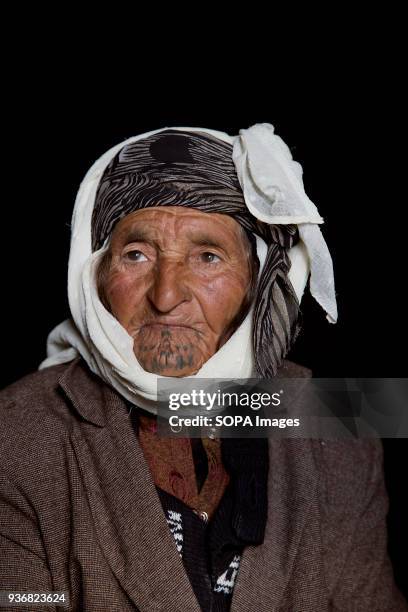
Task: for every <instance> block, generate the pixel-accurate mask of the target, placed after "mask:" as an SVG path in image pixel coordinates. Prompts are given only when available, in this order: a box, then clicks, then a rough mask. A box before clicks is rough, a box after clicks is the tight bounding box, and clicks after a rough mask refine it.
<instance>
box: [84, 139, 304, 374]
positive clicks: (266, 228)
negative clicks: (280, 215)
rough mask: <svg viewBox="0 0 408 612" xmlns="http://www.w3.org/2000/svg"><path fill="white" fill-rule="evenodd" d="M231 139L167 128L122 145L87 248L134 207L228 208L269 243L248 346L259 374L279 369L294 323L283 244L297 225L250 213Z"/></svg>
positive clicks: (96, 245)
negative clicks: (274, 222) (273, 222)
mask: <svg viewBox="0 0 408 612" xmlns="http://www.w3.org/2000/svg"><path fill="white" fill-rule="evenodd" d="M232 150H233V147H232V145H231V144H229V143H227V142H224V141H221V140H220V139H218V138H216V137H214V136H212V135H211V134H208V133H203V132H198V131H194V132H189V131H180V130H172V129H166V130H163V131H161V132H158V133H155V134H152V135H150V136H148V137H147V138H143V139H140V140H137V141H136V142H132V143H130V144H128V145H126V146H124V147H123V148H122V149H121V150H120V151H119V152H118V153H117V154H116V155H115V156H114V157H113V159H112V160H111V162H110V163H109V165H108V166H107V167H106V169H105V171H104V173H103V175H102V177H101V179H100V182H99V185H98V189H97V192H96V197H95V205H94V208H93V213H92V222H91V231H92V251H97V250H98V249H100V248H101V247H102V246H104V245H105V244H106V243H107V242H108V241H109V238H110V236H111V234H112V230H113V228H114V226H115V224H116V223H117V222H118V221H119V220H120V219H122V218H123V217H124V216H126V215H128V214H129V213H131V212H134V211H136V210H141V209H144V208H148V207H158V206H186V207H189V208H194V209H196V210H200V211H203V212H210V213H222V214H226V215H230V216H231V217H232V218H233V219H235V220H236V221H237V222H238V223H239V224H240V225H241V226H242V227H243V228H244V229H245V230H246V233H247V235H248V237H249V239H250V240H251V243H252V245H254V235H257V236H259V237H260V238H262V239H263V240H264V242H265V243H266V245H267V249H268V250H267V256H266V261H265V264H264V267H263V269H262V272H261V275H260V278H259V281H258V287H257V292H256V295H255V303H254V319H253V351H254V359H255V367H256V370H257V374H258V375H259V376H260V377H263V378H268V377H273V376H274V375H275V374H276V371H277V369H278V367H279V366H280V364H281V362H282V359H283V358H284V357H285V355H286V354H287V352H288V350H289V349H290V347H291V345H292V344H293V341H294V340H295V338H296V336H297V334H298V332H299V328H300V323H299V321H300V318H299V314H300V313H299V302H298V299H297V297H296V294H295V291H294V289H293V287H292V285H291V283H290V281H289V279H288V271H289V268H290V259H289V257H288V249H289V248H291V247H292V246H294V245H295V244H296V243H297V241H298V239H299V234H298V230H297V226H296V225H270V224H267V223H263V222H262V221H260V220H258V219H257V218H256V217H254V216H253V215H252V214H251V213H250V212H249V210H248V207H247V205H246V204H245V200H244V196H243V192H242V189H241V187H240V183H239V180H238V177H237V172H236V168H235V165H234V162H233V159H232Z"/></svg>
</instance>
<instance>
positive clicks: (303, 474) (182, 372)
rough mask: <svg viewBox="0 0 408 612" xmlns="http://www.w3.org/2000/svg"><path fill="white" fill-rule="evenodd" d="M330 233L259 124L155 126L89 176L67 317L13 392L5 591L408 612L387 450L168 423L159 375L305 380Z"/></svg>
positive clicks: (152, 605) (124, 604)
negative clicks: (401, 589)
mask: <svg viewBox="0 0 408 612" xmlns="http://www.w3.org/2000/svg"><path fill="white" fill-rule="evenodd" d="M321 222H322V219H321V217H320V216H319V214H318V212H317V209H316V207H315V206H314V205H313V203H312V202H311V201H310V200H309V199H308V198H307V196H306V194H305V193H304V190H303V184H302V178H301V168H300V166H299V165H298V164H296V162H294V161H293V160H292V158H291V155H290V152H289V150H288V148H287V147H286V145H285V144H284V143H283V141H282V140H281V139H279V137H277V136H276V135H275V134H274V130H273V127H272V126H271V125H269V124H257V125H255V126H252V127H251V128H249V129H248V130H241V132H240V136H238V137H235V138H232V137H230V136H228V135H227V134H224V133H222V132H215V131H213V130H207V129H198V128H172V129H167V128H166V129H162V130H157V131H154V132H150V133H148V134H141V135H139V136H137V137H135V138H131V139H129V140H128V141H126V142H125V143H121V144H120V145H118V146H117V147H114V148H113V149H112V150H110V151H108V152H107V153H106V154H105V155H103V156H102V157H101V158H100V159H99V160H98V161H97V162H96V163H95V164H94V166H92V168H91V169H90V170H89V172H88V174H87V176H86V177H85V179H84V181H83V183H82V184H81V187H80V190H79V192H78V197H77V201H76V205H75V210H74V216H73V223H72V242H71V252H70V260H69V278H68V294H69V303H70V309H71V314H72V318H71V319H69V320H67V321H65V322H64V323H62V324H61V325H59V326H58V327H57V328H56V329H55V330H53V332H52V333H51V334H50V337H49V340H48V358H47V359H46V360H45V361H44V362H43V363H42V364H41V366H40V370H39V371H38V372H36V373H34V374H32V375H29V376H27V377H25V378H24V379H22V380H20V381H18V382H17V383H15V384H14V385H11V386H10V387H8V388H7V389H5V390H4V391H3V392H2V396H1V421H2V431H1V433H0V437H1V446H0V448H1V465H2V471H1V485H0V518H1V520H0V549H1V553H2V555H1V561H0V589H3V590H8V591H13V592H14V593H17V594H18V593H19V592H23V591H24V592H26V593H29V594H33V593H38V594H47V593H48V594H50V593H53V594H54V595H49V597H54V598H55V599H54V602H51V600H50V599H48V603H47V604H42V608H41V609H56V608H57V606H59V605H62V603H63V602H62V599H59V600H58V598H61V597H64V596H61V595H60V594H59V593H62V592H63V593H65V604H66V606H67V608H68V609H70V610H82V609H84V610H87V611H95V612H100V611H102V610H106V611H109V612H112V611H114V610H117V611H125V610H129V611H130V610H140V611H143V612H149V611H152V612H153V611H158V610H163V611H168V612H177V611H179V612H195V611H197V612H198V611H199V610H212V611H223V610H231V611H232V612H234V611H236V612H239V611H244V610H245V611H247V610H254V609H256V610H259V611H265V612H266V611H271V610H278V609H279V610H288V611H289V610H290V611H291V612H294V611H302V612H308V611H310V612H318V611H324V610H327V611H328V610H343V611H346V610H347V611H348V610H351V609H359V610H390V609H393V610H405V609H406V608H405V604H404V603H403V601H402V599H401V597H400V595H399V593H398V592H397V591H396V589H395V587H394V583H393V575H392V569H391V567H390V563H389V561H388V558H387V555H386V525H385V516H386V512H387V497H386V493H385V489H384V483H383V477H382V464H381V459H382V457H381V446H380V445H379V444H378V443H376V442H373V441H364V442H363V441H331V442H328V441H327V442H324V443H321V441H319V440H311V439H287V440H269V441H267V440H266V439H256V440H254V439H252V440H251V439H248V440H245V439H235V440H229V439H217V438H215V439H214V438H205V437H203V438H201V439H200V438H191V439H189V438H176V437H173V438H171V437H160V436H159V435H158V433H157V430H156V425H157V422H156V414H157V380H158V378H162V377H164V378H167V377H197V378H211V377H213V378H239V377H242V378H245V377H249V376H257V377H262V378H273V377H309V376H310V375H311V373H310V371H309V370H307V369H306V368H303V367H302V366H298V365H296V364H294V363H291V362H289V361H287V360H285V356H286V354H287V352H288V351H289V349H290V347H291V346H292V344H293V341H294V339H295V338H296V335H297V334H298V332H299V327H300V319H299V304H300V300H301V297H302V293H303V291H304V287H305V284H306V281H307V278H308V275H309V272H310V274H311V277H310V289H311V292H312V294H313V295H314V297H315V298H316V300H317V301H318V302H319V303H320V304H321V305H322V307H323V308H324V309H325V311H326V312H327V317H328V319H329V321H331V322H335V320H336V318H337V311H336V302H335V294H334V282H333V274H332V265H331V259H330V255H329V253H328V250H327V247H326V244H325V242H324V240H323V237H322V235H321V232H320V230H319V226H318V225H319V223H321ZM68 600H69V601H68ZM19 601H23V600H22V599H21V598H20V599H19ZM30 601H33V600H32V599H31V600H30ZM40 601H41V600H40ZM26 605H27V604H26ZM47 606H48V607H47ZM37 609H38V608H37Z"/></svg>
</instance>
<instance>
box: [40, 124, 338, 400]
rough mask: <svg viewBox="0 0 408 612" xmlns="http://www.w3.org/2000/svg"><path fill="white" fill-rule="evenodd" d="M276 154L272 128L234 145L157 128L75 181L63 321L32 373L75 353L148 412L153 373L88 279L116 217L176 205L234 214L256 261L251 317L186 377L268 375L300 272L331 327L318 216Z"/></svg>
mask: <svg viewBox="0 0 408 612" xmlns="http://www.w3.org/2000/svg"><path fill="white" fill-rule="evenodd" d="M271 137H273V138H274V139H278V140H277V141H271ZM268 138H269V142H268ZM271 143H272V144H271ZM285 147H286V145H284V143H283V141H281V140H280V139H279V137H277V136H275V135H274V134H273V127H272V126H270V124H256V125H255V126H253V127H252V128H249V129H248V130H241V131H240V136H238V137H235V138H233V137H230V136H228V135H227V134H224V133H223V132H215V131H213V130H207V129H203V128H171V129H169V128H164V129H162V130H157V131H154V132H150V133H147V134H141V135H139V136H137V137H134V138H131V139H129V140H128V141H126V142H125V143H121V144H120V145H118V146H117V147H114V148H113V149H111V150H110V151H108V152H107V153H105V155H103V156H102V157H101V158H100V159H99V160H98V161H97V162H96V163H95V164H94V165H93V166H92V168H91V169H90V170H89V172H88V174H87V175H86V177H85V179H84V181H83V182H82V183H81V186H80V189H79V192H78V196H77V200H76V204H75V209H74V215H73V220H72V240H71V251H70V260H69V274H68V294H69V296H68V297H69V302H70V308H71V314H72V318H71V319H69V320H67V321H64V322H63V323H61V324H60V325H59V326H58V327H57V328H55V329H54V330H53V331H52V332H51V334H50V336H49V338H48V345H47V347H48V358H47V359H46V360H45V361H44V362H43V363H42V364H41V365H40V368H42V367H47V366H49V365H53V364H54V363H61V362H64V361H68V360H70V359H72V358H73V357H74V356H76V355H77V354H78V353H79V354H81V355H82V356H83V357H84V359H85V360H86V361H87V363H88V365H89V367H90V368H91V370H92V371H93V372H95V373H96V374H98V375H99V376H100V377H101V378H102V379H104V380H105V381H106V382H108V383H110V384H111V385H112V386H114V387H115V388H116V389H117V390H119V391H120V392H121V393H122V395H123V396H125V397H126V399H128V400H129V401H131V402H134V403H136V404H138V405H139V406H142V407H144V408H145V409H147V410H150V411H151V412H155V399H156V397H155V394H156V382H157V375H155V374H152V373H148V372H145V371H144V370H143V369H142V368H141V366H140V364H139V363H138V362H137V359H136V357H135V355H134V353H133V339H132V338H131V337H130V336H129V335H128V334H127V332H126V330H124V328H123V327H122V326H121V325H120V324H119V322H118V321H117V320H116V319H114V317H113V316H112V315H111V314H110V313H109V312H108V311H107V310H106V309H105V308H104V306H103V305H102V304H101V302H100V300H99V296H98V295H97V288H96V283H95V278H96V270H97V265H98V262H99V261H100V258H101V256H102V255H103V254H104V252H105V251H106V249H107V248H108V245H109V239H110V236H111V234H112V230H113V228H114V226H115V224H116V223H117V222H118V221H119V220H120V219H121V218H123V217H124V216H125V215H127V214H129V213H131V212H133V211H135V210H139V209H143V208H147V207H152V206H154V207H157V206H159V207H160V206H175V205H176V206H188V207H190V208H194V209H197V210H201V211H204V212H216V213H223V214H227V215H230V216H232V217H233V218H234V219H235V220H236V221H237V222H238V223H239V224H240V225H241V226H242V227H243V228H244V229H245V230H246V232H247V235H248V237H249V238H250V240H251V242H252V244H253V247H254V252H255V251H256V252H257V255H258V258H259V260H260V264H261V265H260V272H259V276H258V285H257V291H256V296H255V300H254V303H253V305H252V307H251V309H250V311H249V313H248V315H247V316H246V318H245V320H244V321H243V322H242V323H241V325H240V327H239V328H238V329H237V330H236V331H235V333H234V334H233V335H232V336H231V338H229V340H228V341H227V342H226V344H224V345H223V346H222V347H221V348H220V350H219V351H217V353H216V354H215V355H214V356H213V357H211V358H210V359H209V360H208V362H207V363H206V364H204V366H203V367H202V368H201V370H200V371H199V372H197V374H196V375H195V376H196V377H201V378H207V377H217V378H239V377H243V378H245V377H249V376H260V377H264V378H269V377H273V376H274V375H275V373H276V371H277V369H278V367H279V365H280V364H281V361H282V359H283V358H284V356H285V355H286V354H287V352H288V350H289V349H290V347H291V345H292V343H293V341H294V339H295V338H296V335H297V333H298V331H299V300H300V297H301V294H302V292H303V289H304V285H305V283H306V279H307V276H308V272H309V270H311V271H312V276H313V272H314V279H313V281H314V295H315V297H316V299H317V300H318V301H319V302H320V303H321V304H322V306H323V307H324V308H325V309H326V311H327V312H328V318H329V320H335V318H336V316H337V313H336V311H335V297H334V283H333V280H332V268H331V259H330V256H328V258H327V254H328V251H327V247H326V244H325V243H324V240H323V238H322V237H321V234H320V230H319V228H318V225H317V224H318V223H321V222H322V219H321V218H320V217H319V215H318V213H317V210H316V208H315V207H314V205H313V203H311V202H310V200H308V198H307V196H306V195H305V194H304V190H303V183H302V181H301V175H300V176H299V168H300V166H299V165H298V164H296V162H293V160H292V158H291V155H290V153H289V154H288V151H289V150H288V149H287V147H286V149H285ZM262 148H263V149H264V155H263V156H259V152H260V151H262ZM273 149H274V150H273ZM271 155H272V157H271ZM268 156H269V157H268ZM271 161H272V162H273V164H272V163H271ZM268 162H269V169H270V171H269V173H268ZM291 172H292V174H291ZM294 177H295V179H294ZM291 221H292V222H291ZM312 228H315V229H316V230H317V233H316V231H314V230H313V229H312ZM311 229H312V231H310V230H311ZM322 245H323V246H322ZM316 254H317V255H318V257H316ZM291 262H292V269H291ZM316 262H317V263H316ZM322 263H323V265H324V266H326V268H325V269H324V268H323V269H322ZM316 266H317V267H316ZM293 268H296V269H295V271H294V270H293ZM291 274H292V277H291ZM296 274H297V276H296ZM299 277H300V278H301V280H300V283H299ZM293 279H295V281H296V282H292V281H293ZM296 285H298V286H296ZM316 288H317V289H316ZM311 290H312V293H313V287H312V282H311ZM327 304H328V305H329V308H327V307H326V305H327Z"/></svg>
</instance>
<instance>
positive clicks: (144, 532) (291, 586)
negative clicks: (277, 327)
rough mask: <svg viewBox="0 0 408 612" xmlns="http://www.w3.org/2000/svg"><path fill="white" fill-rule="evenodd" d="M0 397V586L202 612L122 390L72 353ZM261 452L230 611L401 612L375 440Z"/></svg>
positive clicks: (119, 607)
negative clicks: (258, 531) (262, 487)
mask: <svg viewBox="0 0 408 612" xmlns="http://www.w3.org/2000/svg"><path fill="white" fill-rule="evenodd" d="M280 375H281V376H285V377H289V376H296V377H300V376H305V375H306V376H307V375H308V371H306V370H305V369H304V368H301V367H300V366H296V365H295V364H292V363H290V362H285V363H284V365H283V366H282V368H281V370H280ZM0 398H1V407H0V422H1V428H0V469H1V474H0V475H1V481H0V589H14V590H28V591H32V592H44V591H68V592H69V594H70V598H71V604H70V607H69V610H86V611H87V612H104V611H107V612H115V611H118V612H119V611H120V612H125V611H127V610H129V611H130V610H140V611H143V612H158V611H159V610H162V611H164V612H199V610H200V608H199V605H198V602H197V600H196V598H195V595H194V593H193V590H192V588H191V586H190V583H189V580H188V578H187V575H186V573H185V571H184V567H183V564H182V560H181V559H180V557H179V555H178V553H177V550H176V546H175V543H174V540H173V536H172V534H171V533H170V530H169V527H168V525H167V522H166V519H165V516H164V513H163V511H162V507H161V504H160V500H159V497H158V494H157V492H156V489H155V487H154V484H153V481H152V479H151V476H150V473H149V470H148V467H147V464H146V462H145V459H144V456H143V453H142V450H141V448H140V445H139V443H138V440H137V438H136V436H135V434H134V431H133V429H132V427H131V423H130V419H129V418H128V416H127V411H126V408H125V404H124V401H123V400H122V398H121V397H120V396H119V395H118V394H117V393H116V392H115V391H114V390H113V389H111V388H110V387H109V386H108V385H106V384H104V383H102V382H101V380H100V379H99V378H97V377H96V376H95V375H94V374H92V373H91V372H90V370H89V369H88V367H87V366H86V364H85V363H84V361H83V360H82V359H80V358H78V359H75V360H74V361H72V362H71V363H69V364H63V365H58V366H53V367H51V368H48V369H45V370H42V371H39V372H35V373H33V374H30V375H29V376H26V377H25V378H23V379H22V380H20V381H18V382H17V383H14V384H13V385H11V386H9V387H7V388H6V389H5V390H4V391H2V393H1V394H0ZM269 449H270V476H269V485H268V521H267V528H266V536H265V541H264V543H263V544H262V545H260V546H249V547H247V548H246V549H245V551H244V554H243V557H242V560H241V565H240V569H239V572H238V576H237V579H236V583H235V588H234V593H233V599H232V607H231V612H244V611H247V612H253V611H254V610H256V611H257V612H273V611H278V610H281V611H287V612H289V611H290V612H323V611H329V610H333V611H334V610H341V611H342V612H353V611H360V610H361V611H363V610H364V611H365V610H367V611H370V612H375V611H380V610H381V611H384V610H390V611H391V610H395V611H403V610H405V611H406V610H408V606H407V605H406V604H405V603H404V601H403V599H402V596H401V595H400V594H399V593H398V592H397V591H396V589H395V587H394V582H393V573H392V568H391V566H390V563H389V560H388V558H387V554H386V523H385V517H386V514H387V508H388V501H387V496H386V492H385V489H384V483H383V474H382V451H381V443H380V442H379V441H374V440H371V441H367V440H365V441H362V440H358V441H354V440H351V441H350V440H347V441H330V442H329V441H326V442H325V443H324V444H322V443H321V442H320V441H319V440H308V439H292V440H280V441H278V440H270V442H269ZM11 609H15V608H10V610H11ZM32 609H33V610H34V609H35V610H45V609H55V608H41V607H36V608H34V607H33V608H32ZM61 609H62V608H61Z"/></svg>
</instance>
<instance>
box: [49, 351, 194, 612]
mask: <svg viewBox="0 0 408 612" xmlns="http://www.w3.org/2000/svg"><path fill="white" fill-rule="evenodd" d="M98 380H99V379H96V377H95V376H94V375H93V374H91V373H90V372H89V371H87V368H84V367H83V366H82V365H81V363H80V362H79V361H78V360H75V361H74V362H73V363H72V365H71V366H70V367H69V368H68V369H67V370H66V372H65V374H64V375H63V377H62V378H61V379H60V386H61V387H62V388H63V390H64V392H65V394H66V395H67V396H68V397H69V399H70V401H71V402H72V404H73V406H74V408H75V409H76V410H77V411H78V412H79V413H80V414H81V416H82V417H83V418H84V419H85V420H86V421H87V422H86V423H80V424H79V425H78V426H77V427H75V429H74V431H73V432H72V434H71V435H72V443H73V446H74V449H75V452H76V456H77V460H78V463H79V466H80V470H81V474H82V478H83V482H84V485H85V489H86V493H87V496H88V500H89V505H90V508H91V512H92V516H93V520H94V524H95V528H96V532H97V536H98V539H99V543H100V546H101V548H102V550H103V552H104V555H105V558H106V560H107V562H108V564H109V566H110V567H111V569H112V571H113V573H114V574H115V576H116V578H117V579H118V581H119V583H120V584H121V586H122V587H123V589H124V590H125V591H126V593H127V595H128V596H129V598H130V599H131V600H132V601H133V602H134V604H135V605H136V606H137V607H138V608H140V609H142V610H146V612H149V611H152V612H153V611H155V612H157V610H162V609H166V610H172V611H174V612H185V610H189V612H200V606H199V604H198V602H197V599H196V597H195V595H194V592H193V590H192V588H191V585H190V582H189V580H188V577H187V574H186V572H185V570H184V566H183V563H182V560H181V558H180V556H179V554H178V552H177V549H176V545H175V542H174V539H173V536H172V535H171V532H170V529H169V527H168V524H167V521H166V518H165V515H164V513H163V510H162V506H161V503H160V500H159V497H158V494H157V491H156V488H155V486H154V483H153V480H152V478H151V476H150V472H149V468H148V466H147V464H146V461H145V459H144V455H143V452H142V449H141V447H140V445H139V443H138V440H137V437H136V435H135V433H134V431H133V429H132V425H131V421H130V418H129V416H128V412H127V409H126V405H125V403H124V402H123V400H122V399H121V398H120V396H119V395H118V394H117V393H116V392H114V391H113V390H111V389H110V388H109V387H108V386H107V385H100V382H97V381H98Z"/></svg>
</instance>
